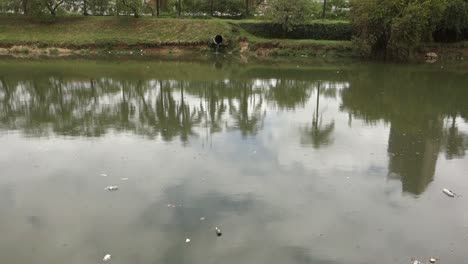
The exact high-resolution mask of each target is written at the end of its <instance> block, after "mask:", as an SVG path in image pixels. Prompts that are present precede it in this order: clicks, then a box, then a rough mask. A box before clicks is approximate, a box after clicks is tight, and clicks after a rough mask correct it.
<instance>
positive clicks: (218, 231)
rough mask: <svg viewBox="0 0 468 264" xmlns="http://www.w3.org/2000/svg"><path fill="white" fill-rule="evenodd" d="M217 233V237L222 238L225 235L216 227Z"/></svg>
mask: <svg viewBox="0 0 468 264" xmlns="http://www.w3.org/2000/svg"><path fill="white" fill-rule="evenodd" d="M215 231H216V235H217V236H219V237H220V236H222V235H223V233H222V232H221V229H219V228H218V227H215Z"/></svg>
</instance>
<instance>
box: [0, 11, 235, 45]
mask: <svg viewBox="0 0 468 264" xmlns="http://www.w3.org/2000/svg"><path fill="white" fill-rule="evenodd" d="M230 28H231V27H230V26H229V25H228V24H226V23H219V22H217V21H215V20H193V19H170V18H167V19H153V18H140V19H134V18H131V17H60V18H58V19H57V21H56V22H55V23H52V24H44V23H39V22H34V21H31V20H30V19H28V18H25V17H8V16H6V17H0V45H1V46H3V47H6V46H12V45H36V46H39V47H48V46H56V47H62V48H114V47H120V48H125V47H157V46H164V45H186V46H190V45H206V43H207V42H208V41H209V40H210V39H211V38H212V37H213V36H214V35H216V34H221V35H225V36H228V35H229V34H230Z"/></svg>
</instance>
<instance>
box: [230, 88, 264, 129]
mask: <svg viewBox="0 0 468 264" xmlns="http://www.w3.org/2000/svg"><path fill="white" fill-rule="evenodd" d="M239 90H240V94H239V97H238V104H237V105H236V104H234V102H233V101H232V100H229V113H230V114H231V116H232V118H233V119H234V129H238V130H240V131H241V132H242V135H243V136H247V135H255V134H257V132H258V130H259V128H261V127H262V126H263V118H264V116H265V112H264V113H262V105H263V98H262V96H255V95H254V94H253V91H252V87H251V86H250V85H248V84H247V83H242V87H241V88H240V89H239Z"/></svg>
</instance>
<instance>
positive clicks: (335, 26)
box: [239, 22, 352, 40]
mask: <svg viewBox="0 0 468 264" xmlns="http://www.w3.org/2000/svg"><path fill="white" fill-rule="evenodd" d="M239 25H240V26H241V27H242V28H243V29H245V30H246V31H247V32H249V33H250V34H253V35H255V36H258V37H263V38H290V39H319V40H350V39H351V36H352V29H351V25H350V24H349V23H346V22H335V23H326V22H311V23H307V24H301V25H296V26H295V27H294V29H293V30H292V31H285V30H284V28H283V26H282V25H281V24H274V23H268V22H261V23H247V22H245V23H239Z"/></svg>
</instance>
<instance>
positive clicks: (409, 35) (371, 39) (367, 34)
mask: <svg viewBox="0 0 468 264" xmlns="http://www.w3.org/2000/svg"><path fill="white" fill-rule="evenodd" d="M351 6H352V10H353V12H352V13H351V23H352V24H353V26H354V28H355V32H356V36H355V38H354V43H355V44H356V47H357V48H358V50H359V52H360V53H361V55H364V56H370V57H381V58H391V59H397V60H406V59H408V58H409V57H410V56H411V53H412V52H413V51H414V50H415V49H416V48H417V47H418V46H419V45H420V43H421V42H423V41H430V40H431V39H432V32H433V31H434V29H435V26H436V25H437V24H438V23H439V21H440V20H441V18H442V14H443V12H444V10H445V7H446V6H447V4H446V1H445V0H407V1H401V0H383V1H381V0H365V1H362V0H352V2H351Z"/></svg>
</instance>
